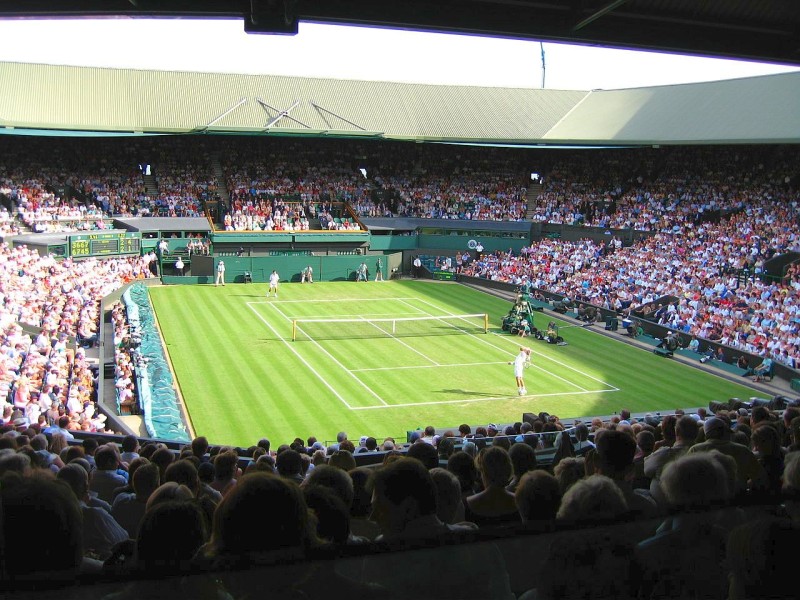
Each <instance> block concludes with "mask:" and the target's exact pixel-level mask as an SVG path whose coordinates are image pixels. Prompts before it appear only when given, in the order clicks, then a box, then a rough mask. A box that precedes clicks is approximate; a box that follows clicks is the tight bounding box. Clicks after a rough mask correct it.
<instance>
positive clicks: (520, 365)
mask: <svg viewBox="0 0 800 600" xmlns="http://www.w3.org/2000/svg"><path fill="white" fill-rule="evenodd" d="M528 360H529V356H528V354H527V352H520V353H519V354H517V357H516V358H515V359H514V377H522V374H523V373H524V371H525V363H526V362H528Z"/></svg>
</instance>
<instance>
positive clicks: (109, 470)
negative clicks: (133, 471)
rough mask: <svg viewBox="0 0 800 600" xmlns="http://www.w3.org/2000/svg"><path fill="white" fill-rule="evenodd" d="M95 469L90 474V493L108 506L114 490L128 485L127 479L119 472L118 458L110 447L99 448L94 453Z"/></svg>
mask: <svg viewBox="0 0 800 600" xmlns="http://www.w3.org/2000/svg"><path fill="white" fill-rule="evenodd" d="M95 463H96V464H97V469H96V470H95V471H94V473H93V474H92V483H91V491H92V492H95V493H96V494H97V496H98V498H100V499H101V500H103V501H104V502H108V503H109V504H110V503H111V502H112V500H113V493H114V490H115V489H116V488H118V487H122V486H125V485H127V484H128V478H127V477H125V476H124V475H122V474H121V473H120V472H119V471H118V468H119V456H118V455H117V452H116V450H115V449H114V448H112V447H111V446H108V445H106V446H101V447H100V448H98V450H97V452H96V453H95Z"/></svg>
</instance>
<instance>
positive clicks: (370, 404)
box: [248, 296, 617, 410]
mask: <svg viewBox="0 0 800 600" xmlns="http://www.w3.org/2000/svg"><path fill="white" fill-rule="evenodd" d="M248 305H249V306H250V308H251V309H252V310H253V311H254V312H255V313H256V314H257V315H258V317H259V318H260V319H261V320H263V322H264V324H265V326H267V327H269V328H270V330H271V331H272V332H273V333H275V335H276V336H280V337H281V339H283V340H284V341H287V346H288V347H289V348H290V350H291V351H292V352H293V353H295V354H296V355H297V357H298V358H299V359H300V360H302V361H303V362H304V363H306V364H307V365H308V366H309V369H310V370H311V371H312V372H313V373H314V374H315V375H316V376H317V377H319V378H320V379H321V380H322V381H325V380H327V373H328V371H329V370H331V369H335V370H337V371H340V372H346V373H347V374H349V375H350V377H351V378H352V379H353V382H354V384H355V387H354V389H355V390H356V394H352V393H351V395H349V396H348V398H344V397H342V396H341V395H340V394H338V392H337V391H336V390H335V389H331V393H333V394H334V395H336V396H337V397H338V398H339V400H340V401H341V402H342V404H343V405H344V406H346V407H347V408H348V409H352V410H373V409H387V408H392V407H400V406H430V405H437V404H448V403H449V404H462V403H468V402H489V401H492V400H495V401H497V400H508V399H510V398H516V397H517V395H516V394H515V393H513V394H512V392H515V388H514V386H513V373H512V370H511V367H510V366H509V365H508V362H509V361H510V360H512V359H513V357H514V355H515V354H516V353H517V349H518V347H519V345H520V343H525V344H529V343H531V342H532V340H520V339H519V338H515V337H511V336H508V335H506V334H499V335H498V333H497V330H496V328H493V329H490V330H489V331H488V332H487V330H486V328H485V325H484V316H483V315H481V314H475V315H471V316H461V315H455V314H453V313H450V312H448V311H445V310H444V309H442V308H441V307H439V306H436V305H435V304H433V303H431V302H430V301H428V300H425V299H422V298H418V297H410V296H409V297H395V298H360V297H355V298H342V299H336V300H323V301H303V300H289V301H281V300H277V299H270V300H268V301H265V302H251V303H249V304H248ZM356 308H357V309H358V312H354V311H355V310H356ZM295 321H297V324H296V329H294V328H293V329H294V331H291V332H290V333H287V332H286V329H287V326H289V327H291V326H292V324H293V322H295ZM282 332H283V333H282ZM292 333H294V334H296V335H295V336H292ZM292 337H296V341H294V342H292V341H291V339H292ZM533 356H534V360H533V364H532V365H531V368H530V374H531V378H532V379H533V380H535V382H536V383H533V384H531V385H530V387H529V394H528V395H529V396H534V395H538V394H539V393H547V395H549V396H555V395H558V394H559V393H564V394H575V393H596V392H610V391H615V390H616V389H617V388H615V387H614V386H611V385H609V384H606V383H604V382H602V381H601V380H599V379H598V378H597V377H593V376H592V375H590V374H589V373H586V372H585V371H582V370H579V369H577V368H575V367H573V366H571V365H569V364H567V363H564V362H563V361H559V359H558V358H557V357H553V356H549V355H548V354H546V353H542V352H534V355H533ZM555 371H559V372H560V373H561V374H560V375H555V374H553V373H554V372H555ZM409 382H411V385H413V391H412V390H408V389H407V388H408V384H409ZM537 390H538V392H537ZM409 392H411V393H409Z"/></svg>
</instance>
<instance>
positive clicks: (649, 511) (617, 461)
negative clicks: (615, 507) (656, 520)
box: [587, 430, 657, 517]
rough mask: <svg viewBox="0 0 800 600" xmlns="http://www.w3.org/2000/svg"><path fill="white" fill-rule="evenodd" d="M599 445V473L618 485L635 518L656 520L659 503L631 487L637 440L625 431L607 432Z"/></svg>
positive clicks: (597, 449) (601, 434)
mask: <svg viewBox="0 0 800 600" xmlns="http://www.w3.org/2000/svg"><path fill="white" fill-rule="evenodd" d="M595 444H596V446H597V448H596V450H595V452H596V462H595V472H596V473H598V474H600V475H605V476H606V477H610V478H611V479H612V480H613V481H614V483H616V484H617V486H618V487H619V488H620V491H622V494H623V496H624V497H625V501H626V502H627V504H628V510H629V511H630V512H631V513H632V514H634V515H636V516H642V517H654V516H656V514H657V507H656V503H655V501H654V500H653V499H652V498H650V497H649V495H647V494H646V492H642V491H640V490H634V489H633V487H632V486H631V483H630V478H631V477H632V476H633V458H634V456H635V454H636V442H635V441H634V439H633V437H631V436H630V435H629V434H628V433H625V432H624V431H620V430H613V431H612V430H606V431H603V432H601V433H598V434H597V436H596V437H595ZM587 460H588V459H587Z"/></svg>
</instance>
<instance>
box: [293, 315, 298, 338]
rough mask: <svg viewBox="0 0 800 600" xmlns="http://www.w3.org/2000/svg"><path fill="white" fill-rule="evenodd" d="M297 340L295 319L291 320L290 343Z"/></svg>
mask: <svg viewBox="0 0 800 600" xmlns="http://www.w3.org/2000/svg"><path fill="white" fill-rule="evenodd" d="M296 339H297V319H292V341H295V340H296Z"/></svg>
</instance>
